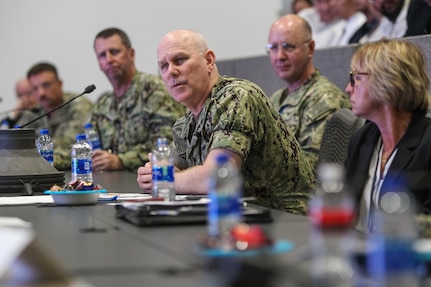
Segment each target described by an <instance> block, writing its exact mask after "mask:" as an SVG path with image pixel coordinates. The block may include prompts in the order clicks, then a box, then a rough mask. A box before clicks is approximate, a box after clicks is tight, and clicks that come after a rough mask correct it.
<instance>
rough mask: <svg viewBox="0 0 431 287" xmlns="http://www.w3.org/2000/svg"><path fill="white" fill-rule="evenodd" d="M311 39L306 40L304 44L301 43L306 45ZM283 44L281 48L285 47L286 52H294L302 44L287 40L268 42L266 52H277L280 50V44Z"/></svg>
mask: <svg viewBox="0 0 431 287" xmlns="http://www.w3.org/2000/svg"><path fill="white" fill-rule="evenodd" d="M310 41H311V40H307V41H304V42H303V43H302V44H300V45H304V44H307V43H309V42H310ZM279 45H280V46H281V48H282V49H283V51H284V52H286V53H292V52H294V51H295V50H296V49H298V47H299V46H300V45H296V44H295V43H286V42H282V43H280V44H279V43H269V44H266V52H267V53H268V54H269V53H274V54H275V53H277V52H278V46H279Z"/></svg>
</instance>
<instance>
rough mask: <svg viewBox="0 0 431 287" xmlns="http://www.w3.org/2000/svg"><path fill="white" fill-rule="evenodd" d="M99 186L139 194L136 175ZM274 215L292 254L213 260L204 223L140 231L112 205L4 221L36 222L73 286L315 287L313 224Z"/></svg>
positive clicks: (116, 175)
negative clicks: (202, 242)
mask: <svg viewBox="0 0 431 287" xmlns="http://www.w3.org/2000/svg"><path fill="white" fill-rule="evenodd" d="M69 179H70V174H68V173H66V176H65V181H66V182H68V180H69ZM94 182H95V183H97V184H100V185H101V186H102V187H103V188H105V189H107V190H108V192H111V193H140V190H139V187H138V185H137V183H136V174H134V173H130V172H124V171H122V172H103V173H95V174H94ZM271 212H272V217H273V222H271V223H260V224H259V225H260V226H261V227H262V228H263V229H264V230H265V231H266V233H267V234H268V236H270V237H271V238H272V239H274V240H284V241H286V242H289V243H291V244H292V246H293V248H292V250H290V251H286V252H279V253H258V254H257V255H253V256H226V257H218V258H214V257H209V256H206V255H205V254H202V252H200V249H199V245H198V240H199V238H201V236H202V234H204V233H205V232H206V226H205V224H181V225H167V226H135V225H133V224H130V223H129V222H126V221H124V220H121V219H119V218H117V217H116V209H115V206H114V205H113V204H109V203H96V204H93V205H77V206H55V205H13V206H1V207H0V217H5V216H7V217H18V218H21V219H22V220H25V221H27V222H31V223H32V228H33V230H34V232H35V235H36V239H37V242H38V243H39V245H40V246H41V248H42V250H43V251H44V252H46V254H49V256H50V257H52V259H53V260H55V262H57V263H58V266H59V267H61V269H62V270H65V272H66V273H67V274H68V276H70V277H71V278H78V279H79V280H78V281H80V282H81V283H82V284H75V285H73V286H104V287H110V286H152V287H156V286H188V287H192V286H214V287H215V286H247V287H252V286H288V287H289V286H313V285H312V280H311V279H310V270H309V267H310V264H309V260H308V259H309V256H310V241H311V236H310V235H311V232H310V225H309V220H308V218H307V217H305V216H300V215H294V214H290V213H286V212H282V211H277V210H272V211H271ZM86 284H87V285H86ZM31 286H33V285H31ZM35 286H39V285H35ZM40 286H45V285H40ZM46 286H48V285H46ZM49 286H62V285H56V284H54V285H49ZM64 286H72V285H64Z"/></svg>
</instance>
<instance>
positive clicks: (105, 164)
mask: <svg viewBox="0 0 431 287" xmlns="http://www.w3.org/2000/svg"><path fill="white" fill-rule="evenodd" d="M123 169H125V167H124V165H123V162H122V161H121V159H120V158H119V157H118V156H117V155H115V154H112V153H110V152H108V151H106V150H95V151H93V171H103V170H123Z"/></svg>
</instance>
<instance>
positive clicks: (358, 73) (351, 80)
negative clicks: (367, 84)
mask: <svg viewBox="0 0 431 287" xmlns="http://www.w3.org/2000/svg"><path fill="white" fill-rule="evenodd" d="M349 74H350V86H352V88H354V87H355V75H368V73H365V72H362V73H361V72H352V71H350V73H349Z"/></svg>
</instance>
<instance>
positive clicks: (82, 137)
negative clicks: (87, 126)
mask: <svg viewBox="0 0 431 287" xmlns="http://www.w3.org/2000/svg"><path fill="white" fill-rule="evenodd" d="M76 140H77V141H82V140H87V136H86V135H85V134H77V135H76Z"/></svg>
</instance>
